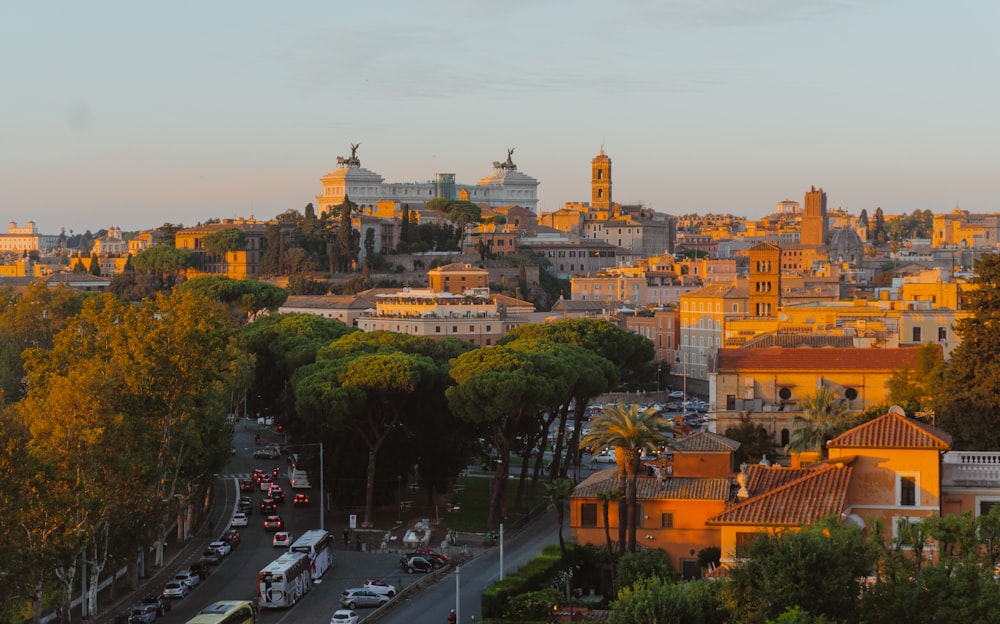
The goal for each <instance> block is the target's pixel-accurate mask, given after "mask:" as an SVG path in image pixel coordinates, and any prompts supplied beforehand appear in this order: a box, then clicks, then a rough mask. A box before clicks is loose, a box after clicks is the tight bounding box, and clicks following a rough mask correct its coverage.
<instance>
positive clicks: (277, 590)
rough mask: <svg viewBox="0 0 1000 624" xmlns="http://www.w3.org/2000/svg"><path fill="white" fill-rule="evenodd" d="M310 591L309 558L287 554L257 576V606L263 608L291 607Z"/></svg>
mask: <svg viewBox="0 0 1000 624" xmlns="http://www.w3.org/2000/svg"><path fill="white" fill-rule="evenodd" d="M310 589H312V576H311V575H310V574H309V557H307V556H306V555H304V554H302V553H297V552H287V553H285V554H283V555H281V556H280V557H278V558H277V559H275V560H274V561H272V562H271V563H269V564H267V567H266V568H264V569H263V570H261V571H260V573H259V574H258V575H257V604H258V605H259V606H260V607H261V608H278V607H290V606H292V605H294V604H295V603H296V602H298V600H299V598H301V597H303V596H305V595H306V594H307V593H308V592H309V590H310Z"/></svg>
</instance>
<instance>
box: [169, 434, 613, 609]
mask: <svg viewBox="0 0 1000 624" xmlns="http://www.w3.org/2000/svg"><path fill="white" fill-rule="evenodd" d="M236 428H237V431H236V434H235V436H234V447H235V449H236V453H235V454H234V455H233V456H232V458H231V459H230V461H229V463H228V464H227V466H226V468H225V472H224V473H223V474H220V475H219V478H218V481H217V484H216V485H217V491H216V496H217V500H216V504H215V507H214V509H215V510H216V511H215V513H216V515H215V516H214V517H213V519H214V520H215V527H216V528H215V532H214V534H213V535H212V538H213V539H214V537H215V536H216V535H218V534H219V533H221V532H222V530H223V529H224V528H225V527H226V526H227V525H228V522H229V517H230V515H231V513H232V511H233V509H234V507H235V505H236V501H237V500H238V498H239V496H240V493H239V491H238V479H239V478H240V477H242V476H249V475H250V474H251V473H252V472H253V470H254V468H263V469H265V470H268V471H270V470H271V469H272V468H273V467H274V466H277V467H278V468H279V478H278V479H277V483H278V484H279V485H281V486H282V487H283V488H284V489H285V492H286V497H287V499H288V502H286V503H285V504H284V505H279V507H278V514H279V515H281V517H282V518H283V519H284V521H285V526H286V530H287V531H289V532H291V533H292V536H293V538H294V537H295V536H298V535H301V534H302V533H303V532H304V531H306V530H309V529H312V528H316V527H318V526H319V507H318V505H317V504H316V502H315V501H313V504H312V505H310V506H309V507H301V508H295V507H293V506H292V504H291V498H292V496H294V494H295V493H296V492H295V490H291V489H290V485H289V483H288V479H287V475H286V472H285V468H286V466H287V461H286V458H284V457H282V458H281V459H277V460H257V459H253V457H252V453H253V450H254V449H255V448H256V447H255V444H254V440H253V438H254V434H255V432H256V429H257V427H256V425H255V424H249V425H248V427H247V428H244V426H243V424H242V423H238V424H237V425H236ZM600 467H603V466H600ZM582 471H583V473H584V474H583V476H586V474H587V473H589V472H590V469H589V466H586V465H585V466H584V467H583V469H582ZM316 490H317V488H313V490H312V491H311V492H310V494H311V495H313V496H315V494H316ZM244 495H246V494H244ZM250 497H251V499H252V500H253V513H252V514H251V516H250V525H249V526H247V527H244V528H241V529H240V535H241V538H242V540H241V544H240V546H239V547H238V548H236V549H235V550H234V551H233V553H232V554H231V555H229V556H228V557H227V558H226V559H225V560H224V561H223V562H222V563H221V564H220V565H219V566H217V567H216V568H215V570H214V571H213V573H212V574H211V576H209V578H208V579H206V580H205V581H203V582H202V583H201V584H200V585H199V586H198V587H197V588H195V590H194V591H193V592H192V593H191V594H190V595H189V596H188V597H187V598H184V599H182V600H176V601H173V603H172V605H173V608H172V609H171V611H170V612H169V613H167V614H166V615H165V616H164V617H162V618H158V619H157V622H158V623H162V624H184V623H185V622H187V621H188V620H189V619H191V618H192V617H194V616H195V615H196V614H197V613H198V611H199V610H201V609H202V608H203V607H205V606H206V605H208V604H210V603H212V602H215V601H217V600H254V599H255V598H256V592H255V587H256V579H257V573H258V572H259V571H260V570H261V568H263V567H264V566H266V565H267V564H268V563H270V562H271V561H273V560H274V559H275V558H276V557H278V555H279V554H281V552H282V550H281V549H278V548H274V547H273V546H272V545H271V538H272V533H269V532H265V531H264V528H263V526H262V522H263V515H262V514H261V513H260V511H259V507H258V505H259V503H260V501H261V500H262V499H263V494H262V493H261V492H260V491H255V492H253V493H252V494H250ZM330 515H331V514H327V518H326V521H327V528H328V529H329V530H331V531H333V532H334V533H335V535H338V536H339V535H340V533H339V532H338V531H342V530H343V528H344V527H343V526H339V525H336V524H335V522H331V517H330ZM380 536H381V533H379V534H377V535H376V534H374V533H373V534H370V535H367V536H366V538H367V539H366V541H368V542H370V543H378V542H379V541H380ZM194 539H195V540H199V541H201V542H203V543H204V544H205V545H207V543H208V542H209V541H211V540H210V539H209V536H208V535H207V534H206V533H205V532H204V531H202V532H200V533H199V534H198V535H197V536H196V537H195V538H194ZM557 542H558V536H557V526H556V522H555V513H554V512H547V513H545V514H543V515H542V516H541V517H539V518H537V519H536V520H535V521H533V522H531V523H530V524H529V525H527V526H526V527H525V528H524V529H523V530H521V531H519V532H518V534H517V535H514V536H511V535H507V536H506V538H505V544H504V569H505V570H506V571H508V572H511V571H514V570H516V569H517V568H518V567H520V566H521V565H523V564H524V563H525V562H527V561H528V560H529V559H531V558H532V557H533V556H535V555H536V554H537V553H539V552H540V551H541V549H542V547H543V546H545V545H546V544H554V543H557ZM200 551H201V548H200V547H199V548H197V549H195V553H196V554H194V555H193V556H192V557H191V559H188V560H185V561H178V562H175V564H174V567H175V568H176V569H177V570H178V571H180V570H182V569H186V568H187V566H189V565H190V564H191V563H192V562H193V560H195V559H197V558H198V554H197V553H200ZM499 566H500V548H499V546H494V547H492V548H490V549H488V550H487V551H486V552H484V553H483V554H481V555H479V556H478V557H477V558H476V559H474V560H472V561H471V562H469V563H467V564H465V565H464V566H462V568H461V573H460V578H461V587H462V589H461V616H462V620H463V621H466V622H467V621H469V620H470V618H471V617H472V616H475V618H476V620H480V619H481V615H482V614H481V610H480V599H479V597H480V594H481V593H482V591H483V589H484V588H486V587H487V586H488V585H489V584H490V583H492V582H493V581H494V580H496V579H497V578H498V577H499V569H500V568H499ZM371 577H377V578H381V579H383V580H385V581H387V582H389V583H392V584H393V585H396V587H397V588H398V589H400V590H402V589H404V588H405V587H408V586H410V585H412V584H413V583H416V582H418V581H419V580H421V579H422V578H423V577H422V576H421V575H419V574H415V575H409V574H405V573H404V572H403V571H402V570H401V569H400V567H399V554H398V553H382V552H367V551H366V552H358V551H357V550H355V549H354V548H351V549H349V550H348V549H346V548H345V547H344V545H343V543H342V542H341V541H340V540H338V551H337V552H336V554H335V563H334V567H333V568H332V569H331V570H330V571H328V572H327V573H326V575H325V576H324V577H323V579H322V581H321V582H320V583H318V584H316V585H314V586H313V589H312V591H310V592H309V594H307V595H306V596H305V597H304V598H303V599H302V600H301V601H300V602H299V603H298V604H297V605H296V606H295V607H293V608H290V609H274V610H271V609H268V610H263V611H261V612H260V614H259V616H258V619H257V621H258V622H259V623H260V624H286V623H288V624H291V623H298V622H317V623H324V624H325V623H326V622H329V621H330V616H331V615H332V613H333V612H334V611H335V610H337V609H338V608H340V606H339V598H340V594H341V592H342V591H343V590H344V589H347V588H350V587H360V586H361V585H362V584H363V583H364V580H365V579H367V578H371ZM399 600H400V602H399V603H398V604H396V605H392V606H391V607H390V608H388V609H387V613H385V615H382V613H379V614H378V616H377V617H374V618H372V619H373V620H374V619H377V620H378V621H379V622H380V623H381V622H389V623H397V622H398V623H404V622H405V623H412V622H428V621H429V622H433V621H437V619H438V615H439V616H440V621H441V622H446V621H447V616H448V610H449V609H451V608H453V606H454V605H455V572H454V571H449V572H447V573H446V574H444V576H443V578H442V580H441V581H439V582H437V583H435V584H433V585H431V586H429V587H427V588H424V589H422V590H421V591H419V592H418V593H415V594H414V595H413V596H409V597H401V598H400V599H399ZM358 613H359V614H361V615H362V617H367V616H370V615H372V614H374V613H375V612H374V610H372V609H358ZM432 614H433V617H432Z"/></svg>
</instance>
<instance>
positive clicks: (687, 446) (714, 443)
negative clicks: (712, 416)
mask: <svg viewBox="0 0 1000 624" xmlns="http://www.w3.org/2000/svg"><path fill="white" fill-rule="evenodd" d="M672 446H673V448H674V449H675V450H677V451H680V452H682V453H730V452H732V451H735V450H737V449H739V448H740V443H739V442H737V441H736V440H730V439H729V438H727V437H726V436H721V435H719V434H717V433H712V432H711V431H698V432H697V433H692V434H691V435H689V436H686V437H683V438H680V439H679V440H676V441H675V442H674V443H673V445H672Z"/></svg>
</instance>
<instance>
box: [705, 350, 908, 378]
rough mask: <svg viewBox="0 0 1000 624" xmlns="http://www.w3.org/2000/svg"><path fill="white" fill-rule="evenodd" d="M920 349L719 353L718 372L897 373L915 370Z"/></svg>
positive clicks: (722, 351)
mask: <svg viewBox="0 0 1000 624" xmlns="http://www.w3.org/2000/svg"><path fill="white" fill-rule="evenodd" d="M919 350H920V347H900V348H898V349H855V348H846V349H844V348H836V347H822V348H808V347H801V348H791V349H786V348H782V347H769V348H765V349H720V350H719V368H718V370H719V372H720V373H734V372H736V371H739V372H741V373H749V372H752V371H755V370H761V371H765V370H766V371H816V372H817V373H821V372H823V371H851V372H855V371H857V372H864V371H894V370H899V369H901V368H903V366H904V365H908V366H909V367H910V368H916V365H917V352H918V351H919Z"/></svg>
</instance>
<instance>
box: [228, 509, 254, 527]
mask: <svg viewBox="0 0 1000 624" xmlns="http://www.w3.org/2000/svg"><path fill="white" fill-rule="evenodd" d="M229 524H230V526H234V527H245V526H248V525H249V524H250V518H248V517H247V515H246V514H245V513H243V512H242V511H237V512H236V513H234V514H233V519H232V520H230V521H229Z"/></svg>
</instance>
